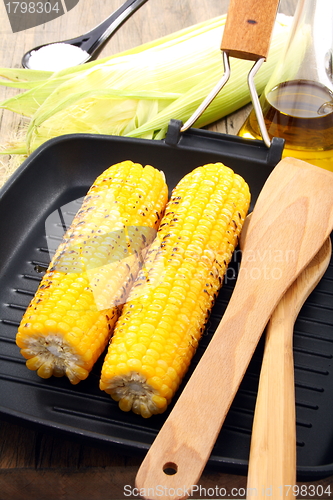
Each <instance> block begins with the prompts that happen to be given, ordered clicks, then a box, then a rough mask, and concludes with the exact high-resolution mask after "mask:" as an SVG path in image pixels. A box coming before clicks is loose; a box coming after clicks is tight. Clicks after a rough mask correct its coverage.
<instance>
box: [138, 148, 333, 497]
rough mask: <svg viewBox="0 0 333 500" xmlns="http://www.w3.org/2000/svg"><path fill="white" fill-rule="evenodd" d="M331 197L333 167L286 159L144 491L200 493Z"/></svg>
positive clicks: (163, 433)
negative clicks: (224, 430) (246, 379)
mask: <svg viewBox="0 0 333 500" xmlns="http://www.w3.org/2000/svg"><path fill="white" fill-rule="evenodd" d="M332 200H333V174H332V172H329V171H327V170H324V169H321V168H319V167H315V166H313V165H310V164H308V163H306V162H303V161H301V160H296V159H294V158H285V159H284V160H282V161H281V162H280V163H279V164H278V165H277V166H276V167H275V169H274V170H273V172H272V173H271V174H270V176H269V177H268V179H267V181H266V183H265V185H264V187H263V189H262V191H261V193H260V195H259V197H258V200H257V202H256V204H255V207H254V210H253V213H252V216H251V225H250V226H251V230H250V231H249V232H248V234H247V238H246V242H245V245H244V249H243V256H242V261H241V265H240V269H239V275H238V279H237V282H236V286H235V288H234V291H233V294H232V296H231V299H230V301H229V304H228V307H227V309H226V311H225V313H224V316H223V318H222V320H221V322H220V324H219V326H218V328H217V330H216V332H215V334H214V336H213V338H212V339H211V341H210V343H209V345H208V347H207V348H206V350H205V353H204V354H203V356H202V358H201V360H200V362H199V363H198V365H197V367H196V369H195V370H194V372H193V374H192V376H191V377H190V379H189V381H188V383H187V384H186V386H185V388H184V390H183V391H182V393H181V394H180V396H179V398H178V400H177V401H176V403H175V406H174V408H173V410H172V411H171V413H170V415H169V417H168V418H167V420H166V421H165V423H164V425H163V427H162V429H161V430H160V432H159V433H158V435H157V437H156V439H155V441H154V442H153V444H152V446H151V448H150V450H149V451H148V453H147V455H146V457H145V459H144V460H143V462H142V465H141V467H140V469H139V471H138V474H137V477H136V486H137V487H138V488H139V489H140V491H141V492H142V496H143V497H145V498H149V499H150V500H152V499H156V500H157V499H159V500H162V499H168V500H171V499H185V498H187V497H188V496H189V495H190V494H191V492H193V491H194V492H195V485H196V484H197V483H198V481H199V479H200V476H201V473H202V471H203V469H204V467H205V465H206V463H207V460H208V458H209V456H210V453H211V451H212V448H213V446H214V444H215V441H216V439H217V437H218V435H219V432H220V429H221V426H222V424H223V422H224V420H225V417H226V414H227V412H228V410H229V408H230V405H231V403H232V401H233V399H234V396H235V394H236V392H237V390H238V387H239V385H240V383H241V381H242V379H243V376H244V373H245V371H246V369H247V367H248V364H249V362H250V360H251V358H252V355H253V352H254V350H255V348H256V346H257V343H258V341H259V339H260V337H261V334H262V332H263V331H264V329H265V326H266V324H267V323H268V320H269V318H270V316H271V315H272V313H273V310H274V309H275V307H276V306H277V304H278V302H279V301H280V299H281V298H282V296H283V294H284V293H285V292H286V290H287V289H288V288H289V287H290V285H291V284H292V283H293V282H294V281H295V279H296V278H297V277H298V275H299V274H300V273H301V272H302V271H303V269H304V268H305V267H306V266H307V265H308V263H309V262H310V261H311V259H312V258H313V257H314V255H315V254H316V253H317V252H318V251H319V249H320V248H321V246H322V245H323V243H324V241H325V240H326V239H327V238H328V237H329V235H330V233H331V231H332V229H333V203H332ZM276 252H278V253H279V255H280V256H281V255H282V256H284V257H286V256H288V258H282V259H281V258H280V259H278V261H277V259H276ZM170 472H172V474H170Z"/></svg>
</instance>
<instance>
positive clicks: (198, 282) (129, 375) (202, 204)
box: [100, 163, 250, 417]
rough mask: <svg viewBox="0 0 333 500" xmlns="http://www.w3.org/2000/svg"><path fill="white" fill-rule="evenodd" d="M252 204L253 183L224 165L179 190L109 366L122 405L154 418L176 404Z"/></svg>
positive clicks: (105, 375)
mask: <svg viewBox="0 0 333 500" xmlns="http://www.w3.org/2000/svg"><path fill="white" fill-rule="evenodd" d="M249 203H250V192H249V187H248V185H247V184H246V182H245V181H244V180H243V179H242V178H241V177H240V176H238V175H237V174H235V173H234V172H233V171H232V170H231V169H230V168H228V167H226V166H224V165H223V164H221V163H218V164H209V165H205V166H203V167H199V168H197V169H195V170H194V171H192V172H191V173H189V174H188V175H186V176H185V177H184V178H183V179H182V180H181V181H180V182H179V184H178V185H177V186H176V188H175V189H174V190H173V192H172V195H171V199H170V201H169V203H168V204H167V207H166V210H165V215H164V217H163V219H162V221H161V224H160V227H159V230H158V232H157V236H156V238H155V240H154V242H153V243H152V245H151V247H150V249H149V251H148V252H147V255H146V258H145V261H144V265H143V268H142V269H141V271H140V272H139V274H138V276H137V279H136V280H135V281H134V284H133V286H132V289H131V292H130V294H129V297H128V300H127V302H126V304H125V305H124V308H123V311H122V314H121V316H120V318H119V319H118V321H117V324H116V327H115V330H114V336H113V338H112V339H111V342H110V345H109V348H108V352H107V355H106V358H105V360H104V363H103V367H102V373H101V379H100V388H101V389H102V390H104V391H106V392H107V393H108V394H110V395H111V397H112V398H113V399H115V400H116V401H118V402H119V406H120V408H121V409H122V410H125V411H129V410H131V409H132V410H133V411H134V412H135V413H139V414H141V415H142V416H143V417H150V416H151V415H152V414H156V413H162V412H163V411H165V409H166V407H167V405H168V404H169V403H170V401H171V399H172V397H173V395H174V394H175V392H176V390H177V389H178V387H179V385H180V383H181V380H182V378H183V376H184V374H185V372H186V371H187V369H188V366H189V364H190V361H191V359H192V357H193V354H194V353H195V351H196V348H197V345H198V342H199V340H200V337H201V335H202V333H203V331H204V328H205V325H206V322H207V319H208V317H209V313H210V311H211V309H212V306H213V304H214V301H215V298H216V296H217V293H218V291H219V289H220V288H221V286H222V282H223V276H224V273H225V271H226V268H227V266H228V264H229V262H230V259H231V256H232V253H233V251H234V249H235V247H236V245H237V240H238V236H239V233H240V231H241V228H242V225H243V221H244V219H245V217H246V214H247V211H248V207H249ZM221 219H223V221H224V224H225V227H224V230H222V231H221V229H220V228H221ZM189 224H190V225H191V227H189ZM128 335H129V336H130V338H131V342H130V346H129V345H128V344H127V342H126V339H127V336H128ZM136 345H138V346H140V348H138V349H136V347H135V346H136ZM124 353H127V361H123V358H122V355H123V354H124ZM140 361H141V366H140V364H139V362H140ZM125 366H127V369H125Z"/></svg>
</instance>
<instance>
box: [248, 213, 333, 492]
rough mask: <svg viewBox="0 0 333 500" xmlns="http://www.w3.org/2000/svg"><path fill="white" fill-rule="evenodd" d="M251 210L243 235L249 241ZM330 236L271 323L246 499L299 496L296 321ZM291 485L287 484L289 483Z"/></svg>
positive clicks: (326, 259)
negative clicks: (295, 372)
mask: <svg viewBox="0 0 333 500" xmlns="http://www.w3.org/2000/svg"><path fill="white" fill-rule="evenodd" d="M250 219H251V214H250V215H248V217H247V220H246V223H245V224H244V227H243V229H244V232H243V231H242V233H241V239H240V248H241V249H242V248H243V246H244V243H245V238H246V235H247V232H248V225H249V221H250ZM331 254H332V245H331V239H330V238H328V239H327V240H326V241H325V243H324V244H323V246H322V247H321V249H320V250H319V252H318V253H317V254H316V255H315V257H314V258H313V259H312V260H311V262H310V263H309V264H308V265H307V266H306V268H305V269H304V270H303V271H302V272H301V274H300V275H299V276H298V278H297V279H296V280H295V281H294V283H293V284H292V285H291V287H290V288H289V289H288V290H287V292H286V293H285V294H284V295H283V297H282V299H281V300H280V302H279V303H278V305H277V307H276V308H275V309H274V312H273V314H272V316H271V318H270V320H269V322H268V325H267V329H266V339H265V349H264V356H263V362H262V367H261V371H260V380H259V387H258V394H257V401H256V407H255V414H254V421H253V429H252V437H251V448H250V458H249V471H248V481H247V491H248V492H249V493H248V497H247V498H248V499H249V500H250V499H251V498H253V492H256V498H259V499H260V498H265V500H267V497H268V496H269V498H270V499H271V500H275V499H279V500H281V499H283V498H286V497H288V498H291V497H295V496H296V491H295V489H294V488H293V486H294V485H295V484H296V415H295V384H294V362H293V334H294V323H295V321H296V318H297V316H298V314H299V312H300V310H301V307H302V306H303V304H304V302H305V301H306V299H307V298H308V296H309V295H310V293H311V292H312V291H313V289H314V288H315V287H316V285H317V284H318V282H319V281H320V279H321V278H322V276H323V275H324V273H325V271H326V269H327V267H328V265H329V263H330V259H331ZM288 485H289V486H288Z"/></svg>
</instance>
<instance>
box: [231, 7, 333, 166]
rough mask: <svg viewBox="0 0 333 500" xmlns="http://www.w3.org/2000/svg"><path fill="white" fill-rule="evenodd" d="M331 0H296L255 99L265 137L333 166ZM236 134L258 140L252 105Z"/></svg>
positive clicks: (288, 152)
mask: <svg viewBox="0 0 333 500" xmlns="http://www.w3.org/2000/svg"><path fill="white" fill-rule="evenodd" d="M332 48H333V0H328V1H327V0H299V2H298V4H297V8H296V11H295V15H294V20H293V24H292V26H291V31H290V35H289V39H288V41H287V43H286V47H285V50H284V53H283V55H282V57H281V59H280V61H279V63H278V64H277V66H276V68H275V70H274V72H273V73H272V76H271V78H270V80H269V81H268V83H267V85H266V88H265V90H264V92H263V94H262V95H261V97H260V104H261V107H262V110H263V115H264V119H265V124H266V128H267V132H268V135H269V137H270V138H272V137H282V138H283V139H285V148H284V152H283V157H287V156H291V157H295V158H299V159H302V160H305V161H307V162H309V163H312V164H314V165H317V166H319V167H322V168H325V169H327V170H331V171H333V77H332V72H333V67H332V53H333V51H332ZM238 135H240V136H241V137H246V138H252V139H261V134H260V129H259V125H258V122H257V118H256V114H255V112H254V110H252V111H251V112H250V115H249V117H248V118H247V120H246V121H245V123H244V125H243V126H242V127H241V129H240V131H239V133H238Z"/></svg>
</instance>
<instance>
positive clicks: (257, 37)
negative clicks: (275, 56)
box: [221, 0, 279, 61]
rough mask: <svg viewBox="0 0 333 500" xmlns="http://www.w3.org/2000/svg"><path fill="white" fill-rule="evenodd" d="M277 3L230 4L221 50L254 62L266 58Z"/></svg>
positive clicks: (243, 0) (236, 0) (244, 0)
mask: <svg viewBox="0 0 333 500" xmlns="http://www.w3.org/2000/svg"><path fill="white" fill-rule="evenodd" d="M278 5H279V0H230V5H229V8H228V15H227V20H226V24H225V28H224V33H223V38H222V44H221V50H223V51H225V52H227V53H228V54H229V55H230V56H231V57H238V58H240V59H250V60H253V61H256V60H257V59H260V58H265V59H266V57H267V54H268V50H269V46H270V41H271V35H272V31H273V27H274V23H275V17H276V13H277V8H278Z"/></svg>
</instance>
